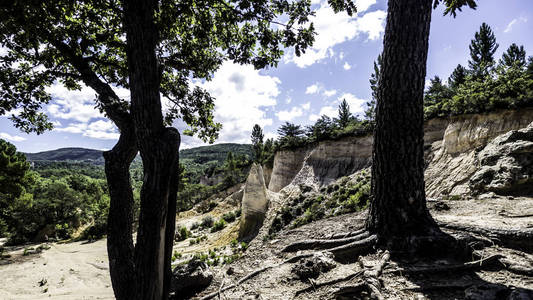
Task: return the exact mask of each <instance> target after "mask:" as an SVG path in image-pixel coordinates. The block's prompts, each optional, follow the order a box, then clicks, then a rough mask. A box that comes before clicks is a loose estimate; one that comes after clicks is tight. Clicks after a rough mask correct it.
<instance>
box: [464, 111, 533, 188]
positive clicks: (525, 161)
mask: <svg viewBox="0 0 533 300" xmlns="http://www.w3.org/2000/svg"><path fill="white" fill-rule="evenodd" d="M477 157H478V159H479V163H480V166H481V167H480V168H479V169H478V170H477V171H476V173H475V174H474V175H473V176H472V178H470V182H469V184H470V187H471V188H472V189H473V190H474V191H475V192H479V193H481V192H487V191H492V192H496V193H498V194H510V195H513V194H516V195H533V122H531V124H529V126H528V127H526V128H524V129H521V130H513V131H510V132H508V133H505V134H502V135H500V136H498V137H497V138H495V139H494V140H492V141H491V142H490V143H489V144H488V145H487V146H486V147H485V148H484V149H483V150H482V151H481V152H479V154H478V155H477Z"/></svg>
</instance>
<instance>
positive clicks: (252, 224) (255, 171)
mask: <svg viewBox="0 0 533 300" xmlns="http://www.w3.org/2000/svg"><path fill="white" fill-rule="evenodd" d="M241 209H242V214H241V224H240V228H239V239H242V240H250V239H252V238H253V237H254V236H255V235H257V233H258V231H259V229H260V228H261V226H262V225H263V221H264V219H265V214H266V211H267V209H268V198H267V192H266V186H265V179H264V175H263V168H262V167H261V166H260V165H257V164H253V165H252V167H251V169H250V173H249V174H248V179H246V185H245V187H244V194H243V197H242V207H241Z"/></svg>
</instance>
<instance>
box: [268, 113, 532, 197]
mask: <svg viewBox="0 0 533 300" xmlns="http://www.w3.org/2000/svg"><path fill="white" fill-rule="evenodd" d="M532 121H533V109H521V110H518V111H510V110H506V111H500V112H494V113H490V114H479V115H465V116H458V117H452V118H449V119H433V120H430V121H428V122H426V124H425V126H424V149H425V159H426V171H425V175H426V176H425V177H426V193H427V195H428V196H429V197H437V196H440V195H460V194H466V193H469V192H470V191H471V189H470V185H469V180H470V178H471V177H472V176H473V175H474V173H475V172H476V171H477V170H478V169H479V158H478V152H479V151H480V150H481V149H483V147H485V145H487V143H488V142H490V141H491V140H493V139H494V138H495V137H497V136H498V135H501V134H503V133H507V132H509V131H511V130H518V129H521V128H524V127H526V126H528V124H529V123H531V122H532ZM371 159H372V137H371V136H366V137H348V138H344V139H341V140H338V141H323V142H320V143H319V144H318V145H316V146H314V147H308V148H305V149H304V148H301V149H295V150H292V151H289V150H285V151H280V152H278V153H276V156H275V159H274V168H273V171H272V176H271V179H270V184H269V189H270V190H271V191H274V192H278V191H279V190H281V189H282V188H283V187H285V186H286V185H288V184H289V183H291V182H292V183H293V184H302V183H303V184H308V185H322V184H327V183H329V182H331V181H332V180H334V179H335V178H339V177H342V176H346V175H349V174H352V173H354V172H356V171H358V170H360V169H362V168H365V167H368V166H369V165H370V163H371Z"/></svg>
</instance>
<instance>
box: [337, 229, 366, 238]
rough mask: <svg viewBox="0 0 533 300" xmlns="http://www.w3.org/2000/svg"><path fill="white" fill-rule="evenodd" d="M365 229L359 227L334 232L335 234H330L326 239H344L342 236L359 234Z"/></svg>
mask: <svg viewBox="0 0 533 300" xmlns="http://www.w3.org/2000/svg"><path fill="white" fill-rule="evenodd" d="M365 231H367V230H366V228H361V229H359V230H356V231H350V232H342V233H336V234H332V235H330V236H329V237H328V239H330V240H333V239H344V238H348V237H352V236H356V235H360V234H361V233H363V232H365Z"/></svg>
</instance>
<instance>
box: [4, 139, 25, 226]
mask: <svg viewBox="0 0 533 300" xmlns="http://www.w3.org/2000/svg"><path fill="white" fill-rule="evenodd" d="M29 169H30V164H29V163H28V162H26V156H25V155H24V154H23V153H20V152H17V148H16V147H15V145H13V144H11V143H9V142H7V141H5V140H3V139H0V236H3V235H5V234H6V230H7V229H8V227H12V226H13V224H14V221H15V219H14V218H13V215H12V213H11V212H12V209H13V207H14V206H16V205H15V202H16V200H17V198H19V197H20V196H21V195H22V194H23V193H24V191H25V186H26V185H27V183H28V171H29Z"/></svg>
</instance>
